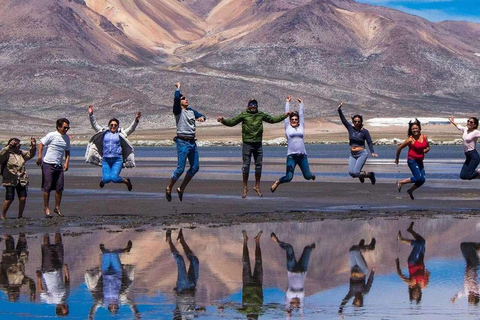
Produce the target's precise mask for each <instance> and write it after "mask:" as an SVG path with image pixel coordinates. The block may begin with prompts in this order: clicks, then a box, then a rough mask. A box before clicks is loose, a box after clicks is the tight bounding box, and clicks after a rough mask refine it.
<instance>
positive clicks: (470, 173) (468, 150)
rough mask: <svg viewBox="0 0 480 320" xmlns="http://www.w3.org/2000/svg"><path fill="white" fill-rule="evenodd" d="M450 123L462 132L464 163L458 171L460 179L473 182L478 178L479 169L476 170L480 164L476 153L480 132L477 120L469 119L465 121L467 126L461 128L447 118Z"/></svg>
mask: <svg viewBox="0 0 480 320" xmlns="http://www.w3.org/2000/svg"><path fill="white" fill-rule="evenodd" d="M449 120H450V122H451V123H452V124H453V125H454V126H455V127H457V129H458V130H460V131H462V132H463V135H462V139H463V150H464V152H465V162H464V163H463V166H462V171H460V179H462V180H473V179H478V178H479V177H480V169H477V167H478V164H479V163H480V156H479V155H478V151H477V140H478V138H480V131H479V130H478V118H475V117H470V118H469V119H468V120H467V126H466V127H463V126H461V125H459V124H457V123H455V119H453V117H450V118H449Z"/></svg>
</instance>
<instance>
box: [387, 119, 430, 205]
mask: <svg viewBox="0 0 480 320" xmlns="http://www.w3.org/2000/svg"><path fill="white" fill-rule="evenodd" d="M406 146H408V158H407V163H408V167H409V168H410V171H412V174H413V176H412V177H411V178H407V179H405V180H401V181H397V189H398V192H400V191H402V186H403V185H404V184H406V183H413V184H414V185H413V186H412V187H411V188H410V189H408V190H407V193H408V195H409V196H410V199H412V200H413V199H415V198H414V196H413V191H414V190H416V189H418V188H420V187H421V186H422V185H423V184H424V183H425V167H424V166H423V159H424V158H425V155H426V154H427V153H428V152H429V151H430V144H429V143H428V139H427V136H425V135H423V134H422V127H421V125H420V121H418V119H415V121H414V122H412V121H410V122H409V123H408V138H407V139H406V140H405V141H403V143H402V144H401V145H399V146H398V148H397V154H396V155H395V163H396V164H397V166H398V159H399V157H400V152H402V149H403V148H405V147H406Z"/></svg>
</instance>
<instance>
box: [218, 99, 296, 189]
mask: <svg viewBox="0 0 480 320" xmlns="http://www.w3.org/2000/svg"><path fill="white" fill-rule="evenodd" d="M289 114H290V113H289V112H287V113H284V114H282V115H279V116H276V117H273V116H271V115H269V114H266V113H264V112H261V111H258V102H257V100H255V99H250V101H248V104H247V110H245V111H244V112H242V113H240V114H239V115H237V116H236V117H233V118H231V119H227V118H224V117H223V116H221V117H218V118H217V121H218V122H220V123H222V124H224V125H226V126H228V127H233V126H235V125H237V124H239V123H240V122H241V123H242V142H243V146H242V158H243V167H242V172H243V194H242V198H246V197H247V192H248V186H247V183H248V174H249V171H250V162H251V158H252V155H253V159H254V160H255V187H254V188H253V190H255V192H257V194H258V195H259V196H260V197H262V196H263V195H262V192H261V191H260V178H261V176H262V159H263V148H262V139H263V122H267V123H278V122H281V121H283V120H285V119H286V118H287V117H288V116H289Z"/></svg>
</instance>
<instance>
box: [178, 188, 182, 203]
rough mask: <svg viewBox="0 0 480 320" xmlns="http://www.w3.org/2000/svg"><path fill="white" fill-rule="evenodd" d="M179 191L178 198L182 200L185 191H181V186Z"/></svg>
mask: <svg viewBox="0 0 480 320" xmlns="http://www.w3.org/2000/svg"><path fill="white" fill-rule="evenodd" d="M177 193H178V199H179V200H180V201H182V200H183V191H180V188H177Z"/></svg>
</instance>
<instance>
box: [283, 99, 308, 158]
mask: <svg viewBox="0 0 480 320" xmlns="http://www.w3.org/2000/svg"><path fill="white" fill-rule="evenodd" d="M289 111H290V102H288V101H287V102H286V103H285V113H287V112H289ZM304 135H305V115H304V105H303V103H300V108H299V110H298V126H297V127H295V128H294V127H292V126H291V125H290V118H289V117H287V118H286V119H285V136H286V137H287V141H288V153H287V155H291V154H304V155H306V154H307V151H306V150H305V142H304Z"/></svg>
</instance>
